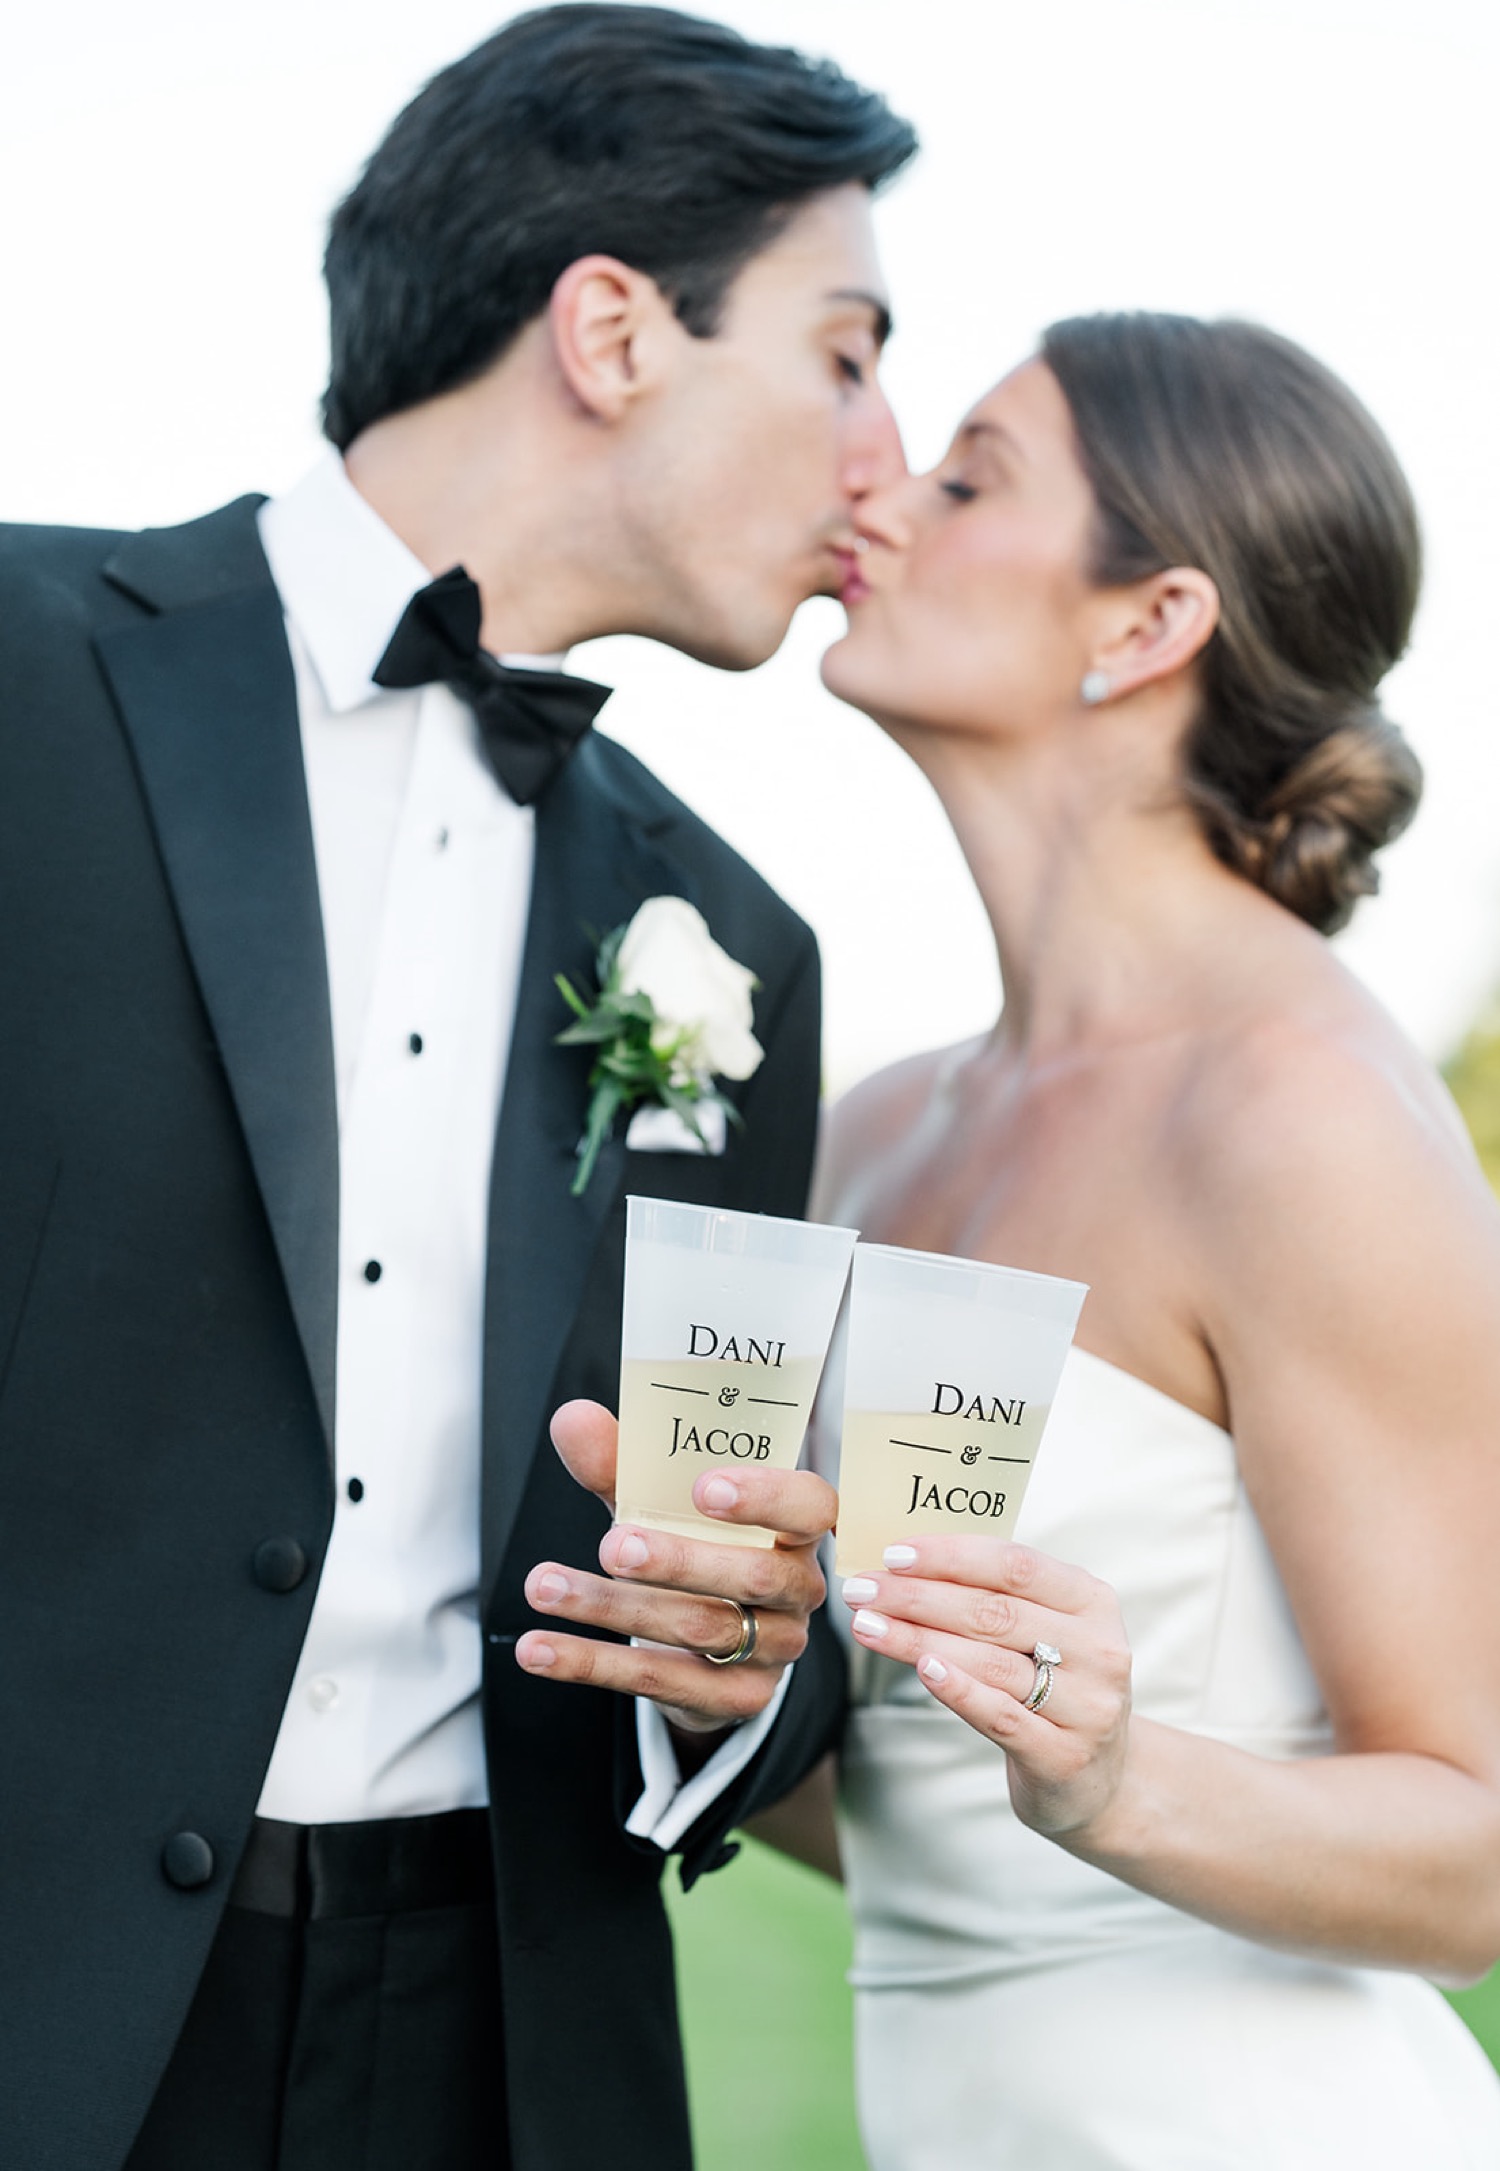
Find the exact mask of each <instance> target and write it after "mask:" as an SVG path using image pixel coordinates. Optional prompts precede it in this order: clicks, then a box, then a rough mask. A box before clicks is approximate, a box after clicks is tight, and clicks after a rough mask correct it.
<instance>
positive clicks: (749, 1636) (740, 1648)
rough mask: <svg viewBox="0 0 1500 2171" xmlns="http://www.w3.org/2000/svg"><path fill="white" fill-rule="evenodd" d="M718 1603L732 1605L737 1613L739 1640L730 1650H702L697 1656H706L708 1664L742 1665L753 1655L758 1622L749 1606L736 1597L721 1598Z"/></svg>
mask: <svg viewBox="0 0 1500 2171" xmlns="http://www.w3.org/2000/svg"><path fill="white" fill-rule="evenodd" d="M719 1603H720V1604H721V1605H725V1606H733V1608H734V1610H735V1612H736V1613H737V1614H738V1615H739V1617H740V1640H739V1642H738V1643H737V1644H736V1645H735V1647H734V1649H733V1650H732V1651H724V1652H722V1653H720V1652H718V1651H703V1652H700V1654H699V1656H700V1657H702V1658H706V1659H707V1660H708V1663H709V1665H710V1666H743V1665H744V1663H745V1661H746V1659H749V1658H754V1656H755V1645H756V1639H757V1637H758V1636H759V1634H760V1629H759V1624H758V1623H757V1621H756V1618H755V1615H754V1613H753V1612H752V1611H751V1609H750V1607H748V1606H742V1605H741V1604H740V1602H739V1600H738V1599H737V1598H722V1599H720V1601H719Z"/></svg>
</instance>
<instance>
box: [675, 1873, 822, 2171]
mask: <svg viewBox="0 0 1500 2171" xmlns="http://www.w3.org/2000/svg"><path fill="white" fill-rule="evenodd" d="M667 1891H668V1901H669V1905H670V1908H671V1914H672V1927H673V1930H674V1931H675V1933H676V1938H677V1983H678V1993H679V1996H680V1998H681V2002H682V2023H683V2036H684V2039H685V2041H686V2044H687V2068H688V2088H689V2092H690V2094H691V2097H692V2105H693V2135H694V2140H695V2143H696V2148H697V2156H698V2171H864V2163H865V2159H864V2155H863V2153H862V2151H861V2149H860V2145H859V2134H858V2130H857V2128H856V2126H855V2122H854V2084H853V2078H852V2064H853V2052H852V2043H851V2010H850V2001H849V1989H848V1986H847V1984H846V1983H845V1980H844V1974H845V1970H846V1969H847V1968H848V1965H849V1920H848V1916H847V1915H846V1913H845V1911H844V1895H843V1891H842V1889H841V1888H840V1887H839V1886H837V1885H835V1884H832V1883H830V1882H829V1880H828V1879H827V1878H826V1877H820V1876H819V1875H818V1874H817V1872H816V1871H815V1870H810V1869H803V1868H802V1867H801V1866H800V1864H798V1863H796V1862H789V1861H788V1860H787V1859H786V1857H785V1855H779V1854H773V1853H772V1852H771V1850H770V1848H768V1847H762V1846H760V1845H759V1844H758V1843H757V1842H756V1841H755V1840H753V1839H749V1840H746V1842H745V1846H744V1852H743V1853H742V1854H741V1855H740V1857H739V1859H738V1860H737V1861H735V1862H732V1863H731V1864H730V1866H729V1867H728V1869H723V1870H719V1871H717V1872H716V1873H715V1874H714V1875H713V1876H712V1877H703V1878H700V1879H699V1881H698V1883H697V1884H696V1885H694V1887H693V1889H692V1891H691V1892H689V1893H687V1894H686V1895H684V1894H683V1893H682V1892H681V1891H680V1890H679V1889H678V1886H677V1875H676V1871H675V1869H674V1870H672V1871H669V1873H668V1877H667Z"/></svg>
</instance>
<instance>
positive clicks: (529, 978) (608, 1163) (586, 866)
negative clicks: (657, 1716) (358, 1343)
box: [483, 740, 695, 1595]
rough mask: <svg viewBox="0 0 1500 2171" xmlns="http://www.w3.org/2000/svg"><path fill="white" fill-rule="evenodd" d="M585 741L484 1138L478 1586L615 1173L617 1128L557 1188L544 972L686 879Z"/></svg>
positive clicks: (560, 1167) (546, 830) (556, 1092)
mask: <svg viewBox="0 0 1500 2171" xmlns="http://www.w3.org/2000/svg"><path fill="white" fill-rule="evenodd" d="M596 757H597V746H596V744H595V742H593V741H590V740H585V742H584V744H583V746H582V748H581V749H580V750H579V752H578V754H577V755H576V756H575V757H574V759H573V760H572V761H571V762H570V763H569V765H568V767H567V768H566V769H565V770H564V771H563V772H562V774H561V776H560V777H559V778H558V780H557V782H556V783H555V784H554V785H553V786H552V787H551V789H550V790H549V791H548V792H547V793H546V795H545V796H544V798H543V799H542V800H541V801H540V803H539V804H538V807H537V822H536V868H535V874H534V876H533V880H532V893H531V911H530V915H529V918H528V921H527V928H526V947H525V955H524V962H523V965H522V973H521V987H520V994H519V998H518V1001H517V1006H516V1020H515V1029H514V1035H513V1038H512V1042H511V1049H510V1059H509V1064H508V1067H507V1071H506V1082H505V1093H504V1098H503V1101H502V1104H501V1112H500V1125H499V1131H498V1135H497V1138H496V1143H495V1159H494V1173H493V1177H492V1181H491V1189H490V1224H489V1267H488V1275H487V1280H486V1288H485V1355H484V1376H485V1389H484V1393H485V1424H484V1438H485V1461H484V1497H483V1539H484V1545H483V1557H484V1585H485V1592H486V1595H487V1594H488V1590H489V1588H490V1586H491V1585H492V1583H493V1581H494V1577H495V1574H496V1572H497V1570H498V1568H499V1565H500V1561H501V1557H502V1555H503V1554H504V1551H505V1547H506V1544H507V1542H508V1541H509V1538H510V1533H511V1530H512V1528H513V1527H514V1524H515V1519H516V1513H517V1510H518V1508H519V1507H520V1503H521V1496H522V1493H523V1491H524V1490H525V1486H526V1479H527V1475H528V1472H529V1470H530V1467H531V1458H532V1456H533V1454H534V1453H535V1451H536V1447H537V1443H538V1440H539V1439H540V1437H541V1436H542V1432H543V1428H544V1425H545V1422H546V1419H547V1417H548V1416H549V1415H550V1412H549V1410H548V1408H547V1406H546V1404H547V1395H548V1392H549V1390H550V1388H551V1385H552V1381H553V1377H554V1375H555V1373H556V1370H557V1365H558V1360H559V1359H560V1357H561V1355H562V1352H563V1348H564V1345H565V1343H566V1341H567V1338H568V1332H569V1329H570V1327H571V1325H572V1322H573V1317H574V1314H575V1312H576V1311H577V1309H578V1304H579V1300H580V1298H581V1296H582V1293H583V1287H584V1282H585V1279H586V1277H587V1274H588V1270H589V1264H590V1261H591V1259H592V1257H593V1254H594V1250H595V1247H596V1245H597V1243H598V1240H599V1234H600V1230H601V1227H602V1225H603V1224H604V1222H605V1220H606V1219H607V1218H608V1215H609V1211H610V1208H611V1206H612V1205H613V1204H614V1202H615V1199H616V1197H617V1195H618V1193H619V1189H620V1186H621V1184H622V1182H623V1181H624V1176H625V1160H626V1155H625V1145H624V1136H623V1132H624V1125H623V1123H617V1124H616V1127H615V1135H614V1136H613V1137H611V1138H610V1139H609V1140H608V1141H607V1142H606V1144H605V1146H604V1147H603V1149H602V1151H601V1152H600V1155H599V1158H598V1161H597V1162H596V1164H595V1167H594V1172H593V1175H592V1177H591V1178H590V1180H589V1184H588V1188H587V1189H586V1190H585V1192H584V1193H583V1195H582V1197H581V1198H574V1197H572V1196H571V1189H570V1187H571V1185H572V1182H573V1178H574V1175H575V1174H576V1172H577V1167H578V1161H577V1146H578V1139H579V1135H580V1133H581V1132H582V1130H583V1125H584V1118H585V1115H586V1113H587V1108H588V1083H587V1081H588V1073H589V1070H590V1067H591V1065H592V1062H593V1058H594V1055H595V1052H596V1051H595V1050H594V1049H592V1048H586V1047H585V1048H559V1047H558V1046H557V1045H556V1036H557V1034H558V1033H559V1032H561V1030H562V1029H563V1027H564V1026H565V1025H566V1024H567V1023H568V1013H567V1011H566V1009H565V1007H564V1005H563V1002H562V998H561V996H560V995H559V993H558V991H557V986H556V978H555V976H556V975H557V974H558V973H560V972H561V973H566V974H567V976H568V978H569V979H570V980H571V981H572V982H573V984H574V986H575V987H579V986H587V985H588V984H590V983H591V982H592V979H593V970H594V955H595V952H596V950H597V948H598V944H599V939H600V937H601V936H603V935H606V934H608V933H609V931H610V930H611V929H612V928H615V927H618V926H620V925H621V924H622V923H623V922H624V921H626V920H628V919H630V918H631V917H632V915H633V914H634V913H635V911H636V910H637V908H638V907H639V906H640V905H641V904H643V903H644V902H645V900H646V899H647V898H648V897H653V896H666V895H674V896H679V897H686V898H688V899H689V901H694V900H695V885H694V884H693V883H692V881H691V880H690V878H689V877H688V876H687V874H686V873H685V872H684V870H683V869H682V868H681V867H680V866H679V865H678V864H677V862H676V861H675V860H674V859H672V858H671V857H670V856H669V855H668V853H667V852H666V851H664V850H663V849H662V848H661V846H660V845H659V844H658V843H657V842H656V841H655V839H654V837H652V836H649V835H647V834H646V833H645V832H644V831H643V830H642V829H641V828H640V827H638V826H637V825H636V823H635V822H634V821H633V820H632V819H631V817H630V816H629V815H628V814H627V813H626V812H625V811H624V810H623V809H622V808H621V807H620V805H619V804H618V802H617V801H616V800H615V798H614V796H613V794H612V793H611V792H610V790H609V788H608V786H607V784H606V783H605V782H604V781H603V779H602V776H601V774H600V764H599V762H598V760H597V758H596Z"/></svg>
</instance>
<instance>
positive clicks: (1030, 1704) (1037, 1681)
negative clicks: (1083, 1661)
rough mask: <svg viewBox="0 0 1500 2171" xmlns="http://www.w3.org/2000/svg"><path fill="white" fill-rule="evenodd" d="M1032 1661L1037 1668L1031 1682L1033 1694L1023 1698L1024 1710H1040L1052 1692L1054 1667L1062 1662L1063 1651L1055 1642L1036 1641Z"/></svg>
mask: <svg viewBox="0 0 1500 2171" xmlns="http://www.w3.org/2000/svg"><path fill="white" fill-rule="evenodd" d="M1031 1663H1032V1665H1033V1666H1035V1668H1036V1674H1035V1677H1034V1678H1033V1680H1032V1684H1031V1694H1030V1695H1029V1696H1027V1697H1024V1698H1023V1699H1022V1704H1021V1708H1022V1710H1023V1711H1040V1710H1041V1708H1042V1706H1043V1704H1044V1703H1045V1702H1046V1701H1047V1698H1048V1697H1049V1696H1050V1695H1051V1694H1052V1669H1053V1667H1054V1666H1060V1665H1061V1664H1062V1653H1061V1651H1059V1649H1058V1648H1057V1645H1056V1644H1055V1643H1040V1642H1038V1643H1034V1644H1033V1645H1032V1647H1031Z"/></svg>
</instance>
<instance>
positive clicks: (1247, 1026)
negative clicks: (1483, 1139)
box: [1172, 957, 1488, 1217]
mask: <svg viewBox="0 0 1500 2171" xmlns="http://www.w3.org/2000/svg"><path fill="white" fill-rule="evenodd" d="M1172 1136H1173V1139H1174V1141H1175V1147H1176V1153H1175V1156H1174V1157H1175V1158H1177V1160H1178V1168H1179V1173H1180V1174H1181V1175H1182V1176H1183V1177H1184V1179H1185V1193H1186V1195H1187V1196H1189V1197H1191V1198H1192V1199H1193V1201H1194V1202H1195V1204H1196V1205H1197V1206H1198V1207H1199V1208H1200V1209H1201V1210H1202V1211H1204V1212H1205V1213H1207V1214H1208V1215H1209V1216H1210V1217H1213V1216H1215V1215H1216V1214H1221V1213H1223V1212H1224V1210H1225V1209H1226V1208H1227V1207H1228V1206H1229V1205H1230V1203H1231V1200H1235V1201H1237V1202H1239V1203H1241V1204H1244V1203H1245V1202H1246V1201H1249V1200H1257V1201H1260V1202H1262V1203H1263V1204H1264V1205H1265V1206H1266V1207H1271V1206H1272V1204H1273V1202H1274V1205H1275V1207H1276V1208H1282V1207H1286V1206H1289V1205H1290V1204H1291V1202H1292V1201H1293V1200H1294V1199H1295V1198H1298V1197H1299V1196H1300V1198H1301V1199H1302V1200H1303V1202H1304V1204H1305V1205H1307V1206H1311V1205H1312V1204H1313V1203H1314V1201H1318V1202H1320V1203H1321V1204H1322V1205H1323V1206H1325V1207H1328V1208H1331V1207H1332V1206H1333V1205H1334V1203H1335V1200H1336V1199H1337V1198H1338V1197H1339V1196H1340V1195H1341V1194H1343V1195H1345V1196H1346V1197H1347V1196H1348V1195H1351V1194H1354V1193H1357V1192H1359V1191H1361V1190H1363V1191H1364V1193H1365V1194H1366V1195H1367V1196H1368V1197H1369V1198H1371V1199H1374V1198H1378V1197H1379V1196H1380V1195H1381V1192H1382V1191H1385V1192H1386V1193H1387V1195H1388V1193H1389V1187H1390V1185H1391V1184H1392V1183H1393V1182H1395V1181H1398V1180H1400V1177H1401V1176H1403V1175H1409V1176H1410V1177H1411V1178H1412V1179H1413V1180H1414V1181H1419V1182H1426V1183H1427V1184H1428V1185H1429V1186H1430V1185H1431V1184H1432V1183H1433V1182H1434V1181H1436V1182H1438V1183H1439V1184H1440V1185H1441V1186H1442V1187H1443V1188H1446V1187H1447V1186H1448V1185H1450V1184H1452V1185H1454V1186H1456V1187H1457V1189H1458V1190H1459V1191H1461V1192H1467V1193H1470V1194H1471V1195H1474V1196H1482V1197H1483V1198H1484V1199H1485V1201H1486V1204H1488V1191H1487V1187H1486V1186H1485V1185H1484V1183H1483V1179H1482V1178H1481V1177H1480V1174H1479V1170H1478V1166H1477V1163H1476V1160H1475V1156H1474V1152H1473V1149H1472V1147H1471V1145H1470V1143H1469V1140H1468V1137H1467V1134H1466V1132H1465V1131H1464V1127H1463V1124H1462V1121H1461V1119H1460V1118H1459V1115H1458V1111H1457V1109H1456V1108H1455V1107H1454V1105H1453V1102H1452V1099H1451V1097H1450V1095H1449V1094H1448V1091H1447V1089H1446V1087H1445V1086H1444V1084H1443V1082H1442V1080H1441V1078H1440V1077H1439V1076H1438V1074H1437V1072H1436V1071H1435V1070H1434V1068H1433V1067H1432V1065H1431V1064H1430V1063H1429V1062H1428V1061H1427V1060H1426V1058H1425V1057H1424V1056H1423V1055H1422V1054H1421V1053H1420V1052H1419V1051H1418V1050H1417V1049H1416V1048H1415V1047H1413V1045H1412V1043H1411V1042H1410V1041H1409V1040H1408V1039H1407V1037H1406V1035H1405V1034H1404V1033H1403V1032H1402V1031H1401V1029H1400V1027H1399V1026H1398V1025H1397V1024H1396V1023H1395V1021H1394V1020H1393V1019H1392V1018H1391V1017H1390V1016H1389V1014H1388V1013H1387V1012H1386V1011H1385V1010H1383V1009H1382V1008H1381V1006H1380V1005H1379V1004H1378V1003H1377V1002H1376V1001H1375V1000H1374V998H1373V997H1372V996H1371V995H1370V994H1369V993H1368V991H1367V990H1366V989H1364V988H1363V987H1362V986H1361V985H1360V984H1359V983H1358V982H1357V981H1356V980H1354V979H1353V977H1352V975H1350V974H1349V973H1348V972H1347V971H1346V970H1345V968H1344V967H1343V966H1342V964H1340V963H1339V962H1338V961H1337V960H1335V959H1333V958H1332V957H1327V958H1326V961H1325V963H1324V966H1323V969H1321V970H1317V971H1314V972H1312V973H1309V974H1307V975H1305V976H1303V977H1302V978H1301V980H1300V984H1298V983H1297V982H1293V983H1292V984H1291V985H1289V986H1288V987H1287V989H1286V991H1285V993H1284V994H1283V995H1282V996H1281V998H1280V999H1278V1000H1268V1001H1266V1002H1264V1003H1256V1002H1252V1003H1251V1004H1250V1005H1249V1006H1248V1007H1247V1010H1246V1012H1245V1014H1243V1015H1242V1016H1240V1017H1237V1018H1234V1019H1233V1020H1232V1021H1230V1023H1229V1024H1228V1026H1227V1028H1226V1029H1225V1030H1224V1031H1222V1032H1214V1033H1209V1034H1207V1035H1205V1036H1204V1039H1203V1041H1202V1043H1201V1046H1200V1051H1199V1060H1198V1061H1196V1062H1195V1063H1194V1064H1193V1066H1192V1077H1191V1079H1190V1081H1189V1082H1188V1090H1187V1091H1185V1092H1184V1093H1183V1095H1182V1097H1181V1100H1180V1102H1179V1104H1178V1106H1177V1107H1176V1109H1175V1111H1174V1122H1173V1126H1172ZM1438 1170H1441V1171H1442V1172H1443V1173H1442V1175H1441V1177H1438V1176H1437V1174H1436V1172H1437V1171H1438Z"/></svg>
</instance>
